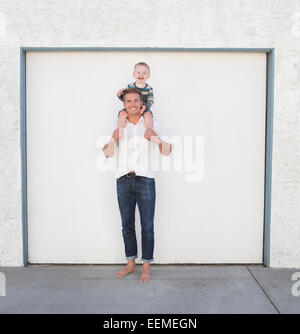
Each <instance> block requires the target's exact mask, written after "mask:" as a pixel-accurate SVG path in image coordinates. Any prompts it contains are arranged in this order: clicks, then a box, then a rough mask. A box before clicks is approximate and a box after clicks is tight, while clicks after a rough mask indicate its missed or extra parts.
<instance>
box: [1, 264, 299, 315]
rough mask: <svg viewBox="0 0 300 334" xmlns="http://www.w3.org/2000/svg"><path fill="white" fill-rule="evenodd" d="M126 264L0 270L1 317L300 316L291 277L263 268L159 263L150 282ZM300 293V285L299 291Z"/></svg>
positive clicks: (286, 272) (285, 272)
mask: <svg viewBox="0 0 300 334" xmlns="http://www.w3.org/2000/svg"><path fill="white" fill-rule="evenodd" d="M122 267H123V265H86V266H84V265H71V266H63V265H57V266H50V265H49V266H48V265H47V266H46V265H42V266H37V265H35V266H28V267H0V272H2V273H4V274H5V277H6V296H5V297H1V296H0V313H2V314H3V313H100V314H109V313H115V314H120V313H126V314H132V313H134V314H135V313H150V314H161V313H167V314H172V313H175V314H176V313H179V314H185V313H274V314H278V313H300V296H299V297H295V296H293V295H292V292H291V288H292V286H293V284H295V283H296V281H292V280H291V277H292V274H293V273H295V272H300V269H270V268H264V267H263V266H259V265H249V266H243V265H155V264H153V265H152V266H151V277H152V280H151V281H149V282H145V283H142V282H139V274H140V272H141V265H137V272H136V273H133V274H130V275H128V276H126V277H124V278H122V279H118V278H116V277H115V273H116V272H117V271H118V270H119V269H121V268H122ZM297 290H298V291H299V290H300V287H298V288H297Z"/></svg>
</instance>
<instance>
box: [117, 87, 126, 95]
mask: <svg viewBox="0 0 300 334" xmlns="http://www.w3.org/2000/svg"><path fill="white" fill-rule="evenodd" d="M124 89H125V88H122V89H120V90H119V91H118V93H117V95H118V96H119V97H120V96H121V95H122V93H123V90H124Z"/></svg>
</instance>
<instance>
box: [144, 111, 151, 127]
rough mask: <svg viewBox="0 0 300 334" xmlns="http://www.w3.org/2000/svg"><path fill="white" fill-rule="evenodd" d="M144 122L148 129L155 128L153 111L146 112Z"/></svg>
mask: <svg viewBox="0 0 300 334" xmlns="http://www.w3.org/2000/svg"><path fill="white" fill-rule="evenodd" d="M144 123H145V127H146V129H152V128H153V117H152V114H151V112H149V111H147V112H145V113H144Z"/></svg>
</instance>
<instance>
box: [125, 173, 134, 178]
mask: <svg viewBox="0 0 300 334" xmlns="http://www.w3.org/2000/svg"><path fill="white" fill-rule="evenodd" d="M135 175H136V174H135V172H129V173H128V174H126V176H127V177H134V176H135Z"/></svg>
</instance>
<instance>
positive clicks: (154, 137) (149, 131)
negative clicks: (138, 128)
mask: <svg viewBox="0 0 300 334" xmlns="http://www.w3.org/2000/svg"><path fill="white" fill-rule="evenodd" d="M144 137H145V138H146V139H147V140H151V141H153V142H154V143H157V144H159V143H160V138H159V137H158V136H157V134H156V132H155V131H153V130H152V129H147V130H146V131H145V134H144ZM151 137H152V138H151Z"/></svg>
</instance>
